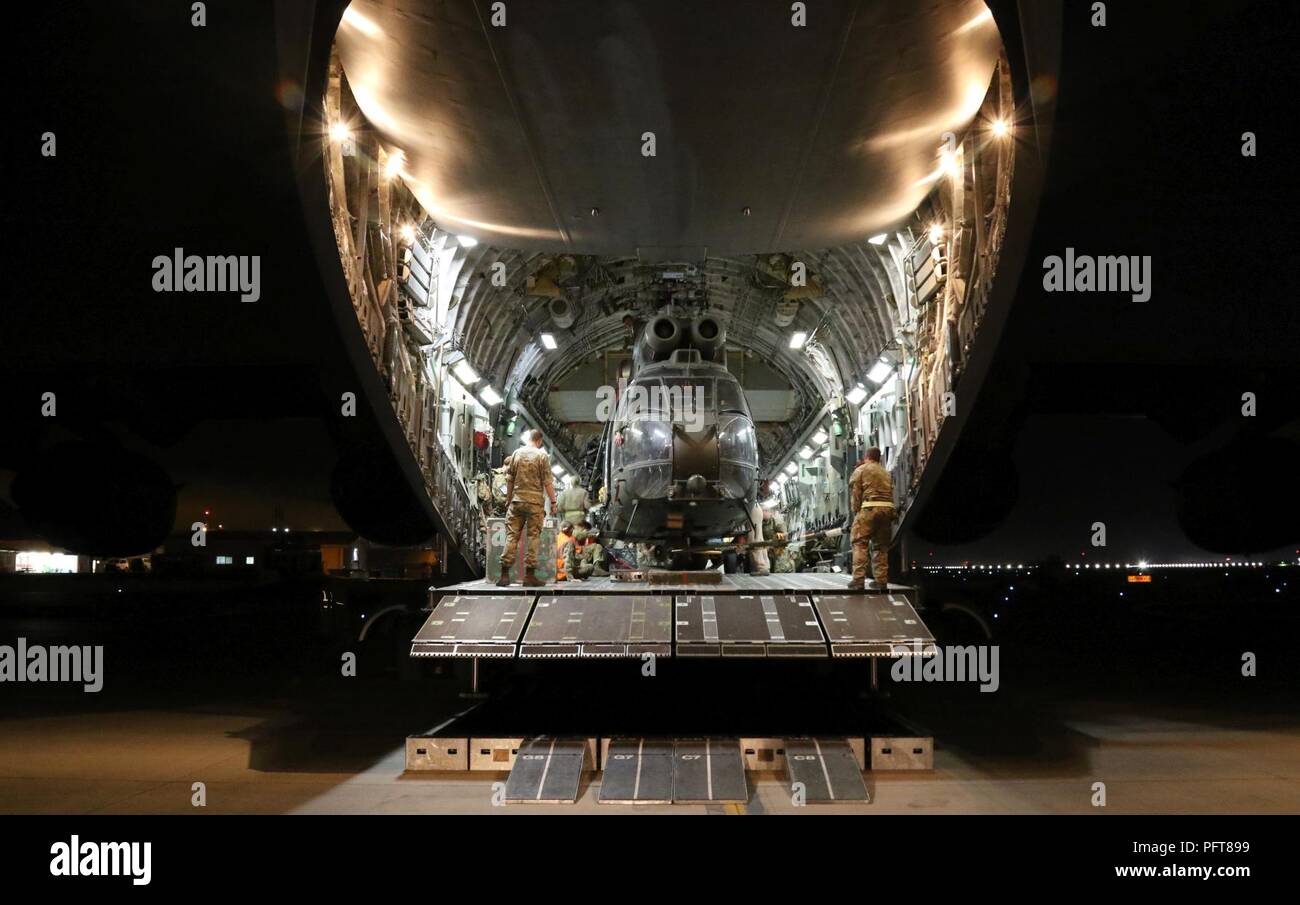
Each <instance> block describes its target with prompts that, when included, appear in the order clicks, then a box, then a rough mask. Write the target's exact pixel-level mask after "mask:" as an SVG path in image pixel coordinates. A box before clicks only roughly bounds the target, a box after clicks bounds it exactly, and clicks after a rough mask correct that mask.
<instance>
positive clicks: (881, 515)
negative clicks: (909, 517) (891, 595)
mask: <svg viewBox="0 0 1300 905" xmlns="http://www.w3.org/2000/svg"><path fill="white" fill-rule="evenodd" d="M849 488H850V506H849V513H850V515H849V518H850V519H852V524H853V531H852V533H851V534H850V535H849V540H851V541H852V542H853V580H852V581H850V582H849V590H850V591H861V590H862V589H863V585H864V582H865V580H866V577H867V548H868V546H870V548H871V564H872V572H873V573H874V574H875V584H876V585H878V586H879V587H880V589H881V590H884V589H886V588H888V587H889V542H890V539H891V537H892V536H893V533H894V518H895V513H894V482H893V480H892V479H891V478H890V477H889V472H888V471H886V470H885V468H884V466H883V465H881V464H880V449H879V448H878V447H875V446H873V447H871V448H870V449H869V450H867V453H866V456H865V458H864V459H863V461H862V464H861V465H859V466H858V467H857V468H855V469H854V470H853V475H852V476H851V477H850V478H849Z"/></svg>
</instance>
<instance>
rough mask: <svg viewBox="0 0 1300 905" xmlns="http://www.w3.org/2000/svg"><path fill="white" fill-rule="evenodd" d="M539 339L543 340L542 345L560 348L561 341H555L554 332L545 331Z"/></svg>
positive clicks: (549, 347)
mask: <svg viewBox="0 0 1300 905" xmlns="http://www.w3.org/2000/svg"><path fill="white" fill-rule="evenodd" d="M539 339H541V341H542V346H543V347H544V348H547V349H558V348H559V343H557V342H556V341H555V335H554V334H552V333H543V334H542V335H541V336H540V337H539Z"/></svg>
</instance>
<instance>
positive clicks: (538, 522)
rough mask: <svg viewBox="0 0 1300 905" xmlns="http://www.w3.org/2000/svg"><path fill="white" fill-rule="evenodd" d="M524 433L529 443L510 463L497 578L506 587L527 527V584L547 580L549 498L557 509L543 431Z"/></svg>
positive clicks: (517, 451)
mask: <svg viewBox="0 0 1300 905" xmlns="http://www.w3.org/2000/svg"><path fill="white" fill-rule="evenodd" d="M524 437H525V439H526V440H527V441H528V443H527V445H525V446H521V447H520V448H519V449H517V450H515V451H514V453H513V454H511V456H510V459H509V463H508V464H507V466H506V502H507V506H508V512H507V515H506V548H505V550H503V551H502V553H501V578H500V579H499V580H498V581H497V584H498V585H500V586H501V587H503V588H504V587H507V586H509V585H510V583H511V581H512V578H511V574H510V573H511V571H512V570H513V568H514V563H515V558H516V557H517V556H518V555H519V539H520V536H521V535H523V534H524V533H525V531H527V537H528V546H527V547H526V548H525V550H524V584H525V585H527V586H528V587H533V588H537V587H541V586H543V585H544V584H545V582H544V581H542V580H541V579H540V578H538V577H537V555H538V552H539V550H538V548H539V547H540V546H541V542H542V521H543V520H544V519H545V518H546V506H545V499H547V498H549V499H550V501H551V509H552V511H554V510H555V509H556V499H555V476H554V475H552V474H551V457H550V456H548V455H547V454H546V453H545V452H543V451H542V432H541V431H539V430H535V429H534V430H530V431H528V432H527V433H526V434H525V435H524ZM543 495H545V496H543Z"/></svg>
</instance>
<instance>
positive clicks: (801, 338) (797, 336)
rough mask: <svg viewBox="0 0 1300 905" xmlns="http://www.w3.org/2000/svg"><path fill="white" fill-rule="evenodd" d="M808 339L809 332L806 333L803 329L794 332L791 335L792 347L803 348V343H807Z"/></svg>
mask: <svg viewBox="0 0 1300 905" xmlns="http://www.w3.org/2000/svg"><path fill="white" fill-rule="evenodd" d="M807 341H808V334H807V333H804V332H803V331H802V330H800V331H798V332H797V333H792V334H791V335H790V348H791V349H802V348H803V344H804V343H806V342H807Z"/></svg>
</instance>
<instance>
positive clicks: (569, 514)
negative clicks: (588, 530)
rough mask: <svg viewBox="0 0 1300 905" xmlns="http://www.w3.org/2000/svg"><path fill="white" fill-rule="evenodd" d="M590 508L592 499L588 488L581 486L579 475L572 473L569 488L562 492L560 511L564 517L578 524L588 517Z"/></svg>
mask: <svg viewBox="0 0 1300 905" xmlns="http://www.w3.org/2000/svg"><path fill="white" fill-rule="evenodd" d="M590 508H591V499H590V498H589V497H588V496H587V488H585V487H580V486H579V485H578V479H577V477H576V476H574V475H570V476H569V486H568V488H567V489H566V490H565V491H564V493H562V494H560V512H561V513H562V515H563V517H564V518H566V519H568V520H569V521H570V522H572V523H573V524H575V525H576V524H578V522H580V521H582V520H584V519H585V518H586V517H587V510H588V509H590Z"/></svg>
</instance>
